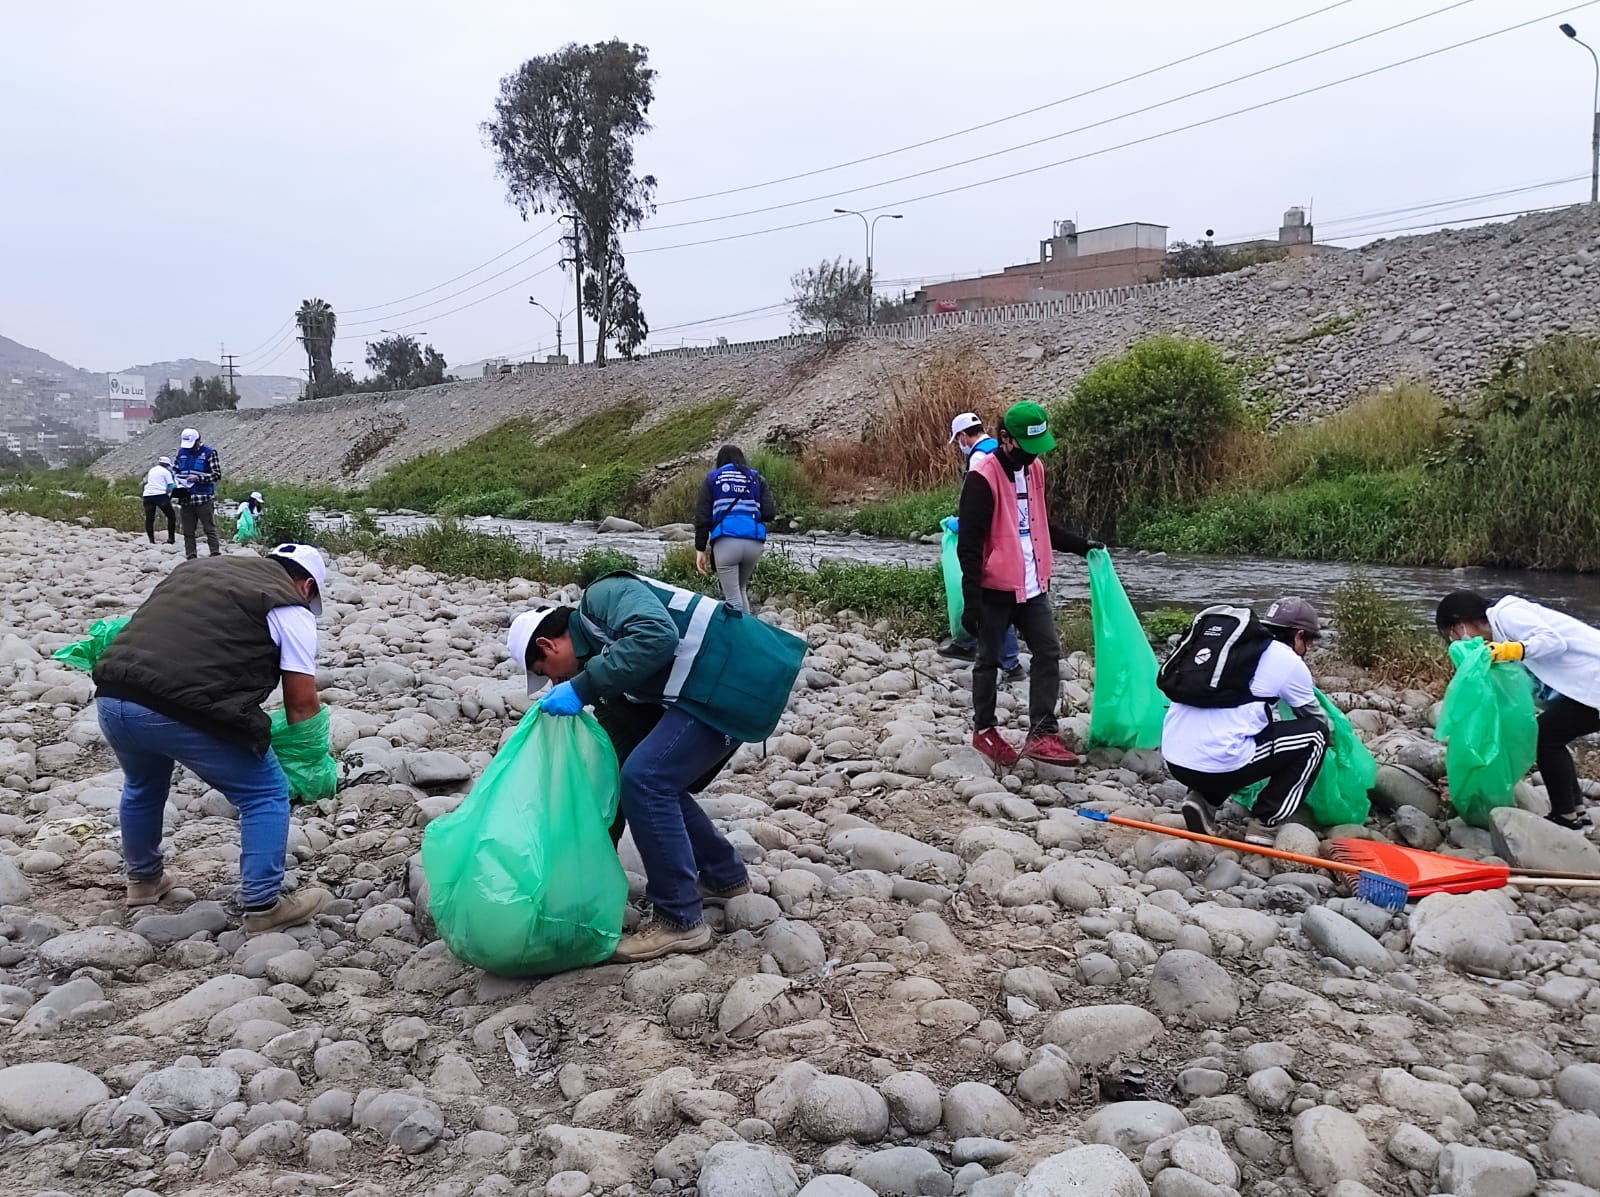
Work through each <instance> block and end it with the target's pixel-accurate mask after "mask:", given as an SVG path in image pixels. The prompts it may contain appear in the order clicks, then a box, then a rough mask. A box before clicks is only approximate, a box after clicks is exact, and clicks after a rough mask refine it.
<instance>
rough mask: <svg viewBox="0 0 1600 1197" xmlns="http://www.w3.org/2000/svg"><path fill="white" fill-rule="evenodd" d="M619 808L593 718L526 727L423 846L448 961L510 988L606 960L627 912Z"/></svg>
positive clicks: (611, 765) (535, 716)
mask: <svg viewBox="0 0 1600 1197" xmlns="http://www.w3.org/2000/svg"><path fill="white" fill-rule="evenodd" d="M617 798H618V791H617V754H616V752H615V751H614V750H613V749H612V747H611V740H610V738H609V737H607V735H606V733H605V732H604V731H602V730H601V728H600V725H599V724H598V723H597V722H595V719H594V716H592V715H590V714H587V713H585V714H582V715H579V716H577V717H576V718H561V719H557V718H552V717H550V716H545V715H542V714H541V713H540V711H539V708H538V707H537V706H536V707H534V708H533V709H532V710H530V711H529V712H528V713H527V714H526V715H525V716H523V719H522V722H521V723H520V724H519V725H518V727H517V730H516V731H515V732H513V733H512V735H511V739H510V740H508V741H507V742H506V746H505V747H504V748H502V749H501V750H500V751H499V753H497V754H496V755H495V758H494V760H493V761H491V762H490V764H489V767H488V768H487V769H485V770H484V772H483V776H482V777H480V778H479V779H478V783H477V785H475V786H473V787H472V792H471V793H469V794H468V795H467V799H466V801H465V802H463V803H462V804H461V806H460V807H459V808H457V809H456V810H455V811H454V812H452V813H451V814H448V815H445V816H444V817H443V818H441V819H435V820H434V821H433V822H432V823H429V824H428V829H427V831H426V832H425V833H424V834H423V837H422V868H423V872H424V873H425V874H426V875H427V878H428V886H429V889H430V893H431V897H430V901H429V909H430V910H431V911H432V912H433V920H434V922H435V924H437V926H438V928H439V934H440V935H441V936H443V938H444V941H445V943H447V944H448V945H449V946H450V950H451V951H452V952H454V953H455V954H456V955H457V956H458V957H460V958H461V959H462V960H465V961H467V962H468V963H469V964H475V965H477V966H478V967H479V968H482V969H486V970H487V971H489V972H492V973H499V974H501V975H503V976H511V977H525V976H539V975H543V974H546V973H558V972H561V971H563V970H564V969H569V968H579V967H581V966H583V965H586V964H597V963H599V962H600V961H602V960H606V959H608V958H609V957H610V956H611V953H612V952H613V951H615V950H616V946H617V941H618V940H619V939H621V938H622V913H623V909H624V907H625V906H626V905H627V901H628V879H627V877H626V876H625V875H624V874H623V871H622V863H621V862H620V861H619V860H618V859H617V853H616V849H615V848H613V847H612V844H611V834H610V827H611V821H612V819H613V818H615V816H616V813H617Z"/></svg>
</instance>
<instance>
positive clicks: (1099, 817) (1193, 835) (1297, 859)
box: [1078, 810, 1375, 876]
mask: <svg viewBox="0 0 1600 1197" xmlns="http://www.w3.org/2000/svg"><path fill="white" fill-rule="evenodd" d="M1078 813H1079V814H1080V815H1085V816H1086V817H1088V818H1091V819H1093V820H1094V821H1095V822H1097V823H1115V824H1116V825H1117V826H1118V827H1133V828H1136V829H1138V830H1139V831H1153V832H1155V833H1156V834H1157V835H1175V836H1177V837H1178V838H1179V839H1185V840H1195V841H1196V842H1198V843H1201V844H1215V845H1216V846H1217V847H1219V848H1231V849H1233V850H1234V851H1235V852H1253V853H1254V854H1255V855H1257V856H1270V857H1271V858H1272V859H1273V860H1287V861H1291V862H1293V863H1294V864H1303V865H1310V866H1311V867H1312V868H1314V869H1329V870H1331V871H1333V872H1335V873H1354V874H1356V875H1358V876H1359V875H1360V874H1362V873H1367V872H1373V871H1375V870H1371V869H1363V868H1362V867H1361V866H1360V865H1353V864H1345V863H1344V861H1342V860H1324V859H1323V858H1322V857H1320V856H1302V855H1300V853H1298V852H1280V851H1279V850H1278V849H1276V848H1263V847H1261V846H1260V845H1259V844H1249V843H1245V842H1244V841H1243V840H1229V839H1224V838H1223V837H1221V836H1220V835H1201V834H1200V833H1199V832H1198V831H1189V830H1187V829H1181V830H1180V829H1179V828H1177V827H1166V826H1163V825H1162V824H1160V823H1145V822H1142V821H1140V820H1138V819H1129V818H1126V817H1124V816H1123V815H1107V814H1101V813H1100V812H1099V811H1094V812H1089V811H1082V810H1080V811H1079V812H1078Z"/></svg>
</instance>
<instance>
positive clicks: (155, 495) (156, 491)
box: [144, 457, 178, 544]
mask: <svg viewBox="0 0 1600 1197" xmlns="http://www.w3.org/2000/svg"><path fill="white" fill-rule="evenodd" d="M176 485H177V479H176V478H175V477H174V476H173V473H172V458H170V457H163V458H160V459H159V460H158V461H157V462H156V464H155V465H153V466H151V467H150V469H149V470H148V471H147V472H146V473H145V476H144V534H145V536H146V537H147V538H148V539H149V541H150V543H151V544H155V542H156V512H158V511H161V512H165V513H166V517H167V543H168V544H172V543H173V541H174V540H176V539H177V538H176V535H175V532H176V529H177V526H178V517H177V516H176V515H174V514H173V512H172V488H173V487H174V486H176Z"/></svg>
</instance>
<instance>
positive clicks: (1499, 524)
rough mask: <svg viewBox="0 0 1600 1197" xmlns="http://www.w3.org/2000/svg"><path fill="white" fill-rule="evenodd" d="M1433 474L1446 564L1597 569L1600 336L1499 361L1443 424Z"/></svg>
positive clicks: (1550, 344) (1557, 342)
mask: <svg viewBox="0 0 1600 1197" xmlns="http://www.w3.org/2000/svg"><path fill="white" fill-rule="evenodd" d="M1435 474H1436V476H1437V478H1438V480H1439V484H1440V490H1441V492H1442V493H1443V495H1444V496H1445V502H1444V503H1443V504H1442V505H1441V510H1440V513H1439V522H1440V527H1439V529H1438V533H1439V537H1440V541H1441V545H1442V548H1443V555H1444V557H1445V560H1446V562H1447V563H1449V564H1458V563H1466V562H1475V563H1483V564H1496V565H1510V566H1536V567H1539V568H1542V569H1576V570H1595V569H1600V502H1597V501H1596V496H1597V495H1600V338H1596V337H1580V336H1563V337H1557V338H1554V339H1552V340H1549V341H1546V342H1544V343H1543V344H1541V345H1539V346H1537V347H1535V348H1534V349H1531V350H1529V351H1528V353H1527V355H1526V356H1525V357H1524V358H1522V359H1521V360H1520V361H1515V362H1507V363H1506V364H1505V366H1504V367H1503V368H1502V369H1501V370H1500V372H1499V373H1498V374H1497V375H1496V376H1495V377H1494V378H1493V379H1492V380H1491V382H1490V383H1489V385H1488V387H1487V388H1486V389H1485V393H1484V396H1483V399H1482V401H1481V402H1480V403H1479V404H1478V405H1476V406H1475V407H1473V408H1471V409H1469V410H1468V411H1467V412H1465V413H1464V414H1463V415H1462V416H1461V417H1460V418H1458V419H1456V420H1453V421H1452V422H1451V424H1450V427H1449V430H1448V433H1447V436H1446V438H1445V441H1444V446H1443V449H1442V450H1441V452H1440V453H1439V454H1438V461H1437V464H1436V469H1435Z"/></svg>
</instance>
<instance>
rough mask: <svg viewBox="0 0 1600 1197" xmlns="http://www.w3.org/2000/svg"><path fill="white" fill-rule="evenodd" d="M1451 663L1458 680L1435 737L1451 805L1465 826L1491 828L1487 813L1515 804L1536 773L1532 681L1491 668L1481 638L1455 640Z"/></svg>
mask: <svg viewBox="0 0 1600 1197" xmlns="http://www.w3.org/2000/svg"><path fill="white" fill-rule="evenodd" d="M1450 661H1451V663H1452V664H1453V665H1454V666H1455V670H1456V675H1455V677H1453V678H1451V679H1450V685H1449V686H1448V687H1447V688H1446V689H1445V692H1444V708H1443V710H1442V711H1441V712H1440V713H1439V727H1438V729H1437V730H1436V731H1435V732H1434V736H1435V738H1437V739H1440V740H1443V741H1444V742H1445V750H1444V770H1445V776H1446V777H1447V778H1448V779H1449V782H1450V804H1451V805H1452V806H1454V807H1455V809H1456V814H1458V815H1460V816H1461V818H1462V820H1463V821H1464V822H1466V823H1470V824H1472V826H1474V827H1488V826H1489V812H1490V811H1492V810H1494V809H1495V808H1496V807H1498V806H1511V805H1512V804H1513V803H1514V802H1515V801H1516V799H1515V797H1514V794H1513V791H1514V790H1515V789H1516V785H1517V782H1519V781H1521V780H1522V778H1523V775H1524V774H1526V773H1527V772H1528V770H1529V769H1531V768H1532V767H1533V758H1534V752H1535V749H1536V747H1537V742H1538V738H1539V725H1538V716H1537V715H1536V714H1535V712H1534V709H1533V679H1532V677H1531V676H1530V675H1529V673H1528V671H1527V670H1526V669H1524V668H1523V667H1522V666H1521V665H1519V664H1517V663H1516V662H1514V661H1507V662H1504V663H1503V664H1500V665H1491V663H1490V660H1489V646H1488V644H1486V643H1485V642H1484V641H1483V640H1482V639H1481V638H1474V639H1472V640H1457V641H1456V642H1455V643H1454V644H1452V645H1451V646H1450Z"/></svg>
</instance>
